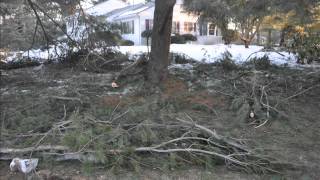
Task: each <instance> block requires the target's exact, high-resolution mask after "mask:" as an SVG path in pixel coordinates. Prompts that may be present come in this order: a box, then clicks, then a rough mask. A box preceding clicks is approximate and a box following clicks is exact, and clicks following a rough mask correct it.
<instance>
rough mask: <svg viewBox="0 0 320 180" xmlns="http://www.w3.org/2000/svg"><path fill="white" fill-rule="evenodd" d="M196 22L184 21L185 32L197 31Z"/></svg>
mask: <svg viewBox="0 0 320 180" xmlns="http://www.w3.org/2000/svg"><path fill="white" fill-rule="evenodd" d="M196 26H197V25H196V23H192V22H184V32H196V28H197V27H196Z"/></svg>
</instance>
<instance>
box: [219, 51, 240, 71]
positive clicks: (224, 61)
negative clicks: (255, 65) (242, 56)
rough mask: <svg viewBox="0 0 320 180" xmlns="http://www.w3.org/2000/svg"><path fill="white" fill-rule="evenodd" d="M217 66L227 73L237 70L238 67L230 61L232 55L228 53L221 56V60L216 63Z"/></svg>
mask: <svg viewBox="0 0 320 180" xmlns="http://www.w3.org/2000/svg"><path fill="white" fill-rule="evenodd" d="M216 65H217V66H221V67H222V69H224V70H227V71H232V70H237V69H238V66H237V64H236V63H235V62H234V60H233V59H232V55H231V53H230V52H229V51H226V52H224V53H223V54H222V58H221V59H219V61H218V62H217V63H216Z"/></svg>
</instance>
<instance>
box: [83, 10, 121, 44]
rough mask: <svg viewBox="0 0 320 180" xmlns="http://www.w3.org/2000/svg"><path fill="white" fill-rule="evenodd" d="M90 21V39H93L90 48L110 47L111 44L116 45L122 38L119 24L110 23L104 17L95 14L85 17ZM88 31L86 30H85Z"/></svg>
mask: <svg viewBox="0 0 320 180" xmlns="http://www.w3.org/2000/svg"><path fill="white" fill-rule="evenodd" d="M85 18H88V19H87V20H88V21H90V23H89V24H88V25H89V27H88V29H87V30H88V31H89V32H88V33H89V37H88V39H89V40H90V41H91V42H90V44H89V46H93V47H90V48H103V49H105V48H108V47H110V46H116V45H117V44H118V42H119V41H120V40H121V35H120V34H119V31H118V30H119V26H118V25H116V24H110V23H107V22H105V20H104V19H99V18H96V17H93V16H89V17H85ZM85 33H86V32H85Z"/></svg>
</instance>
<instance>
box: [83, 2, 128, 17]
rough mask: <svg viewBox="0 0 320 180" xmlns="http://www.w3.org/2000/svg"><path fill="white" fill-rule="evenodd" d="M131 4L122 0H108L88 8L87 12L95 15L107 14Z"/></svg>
mask: <svg viewBox="0 0 320 180" xmlns="http://www.w3.org/2000/svg"><path fill="white" fill-rule="evenodd" d="M128 6H130V5H129V4H128V3H125V2H123V1H122V0H108V1H105V2H102V3H99V4H97V5H95V6H92V7H90V8H88V9H86V10H85V11H86V13H88V14H90V15H93V16H102V15H106V14H108V13H110V12H112V11H114V10H117V9H121V8H125V7H128Z"/></svg>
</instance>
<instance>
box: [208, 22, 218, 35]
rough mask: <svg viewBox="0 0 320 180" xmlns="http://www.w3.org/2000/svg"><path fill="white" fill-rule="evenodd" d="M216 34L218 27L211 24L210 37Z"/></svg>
mask: <svg viewBox="0 0 320 180" xmlns="http://www.w3.org/2000/svg"><path fill="white" fill-rule="evenodd" d="M215 32H216V25H214V24H210V25H209V35H215Z"/></svg>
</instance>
